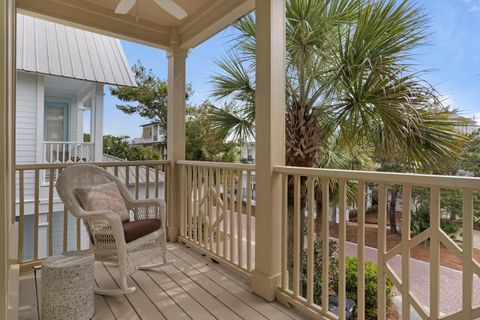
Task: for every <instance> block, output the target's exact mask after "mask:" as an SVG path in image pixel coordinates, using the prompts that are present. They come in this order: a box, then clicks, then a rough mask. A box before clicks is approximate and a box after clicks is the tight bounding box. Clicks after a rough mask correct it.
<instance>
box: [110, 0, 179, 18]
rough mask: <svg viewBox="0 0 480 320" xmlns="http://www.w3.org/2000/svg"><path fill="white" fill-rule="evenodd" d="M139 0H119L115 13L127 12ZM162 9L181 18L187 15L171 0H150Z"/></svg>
mask: <svg viewBox="0 0 480 320" xmlns="http://www.w3.org/2000/svg"><path fill="white" fill-rule="evenodd" d="M137 1H140V0H120V2H119V3H118V5H117V7H116V8H115V13H117V14H127V13H128V12H129V11H130V10H131V9H132V8H133V6H134V5H135V3H137ZM152 1H153V2H155V3H156V4H157V5H158V6H159V7H161V8H162V9H163V10H165V11H167V12H168V13H169V14H171V15H172V16H174V17H175V18H177V19H178V20H181V19H183V18H185V17H186V16H187V12H186V11H185V10H184V9H183V8H182V7H180V6H179V5H178V4H176V3H175V1H173V0H152Z"/></svg>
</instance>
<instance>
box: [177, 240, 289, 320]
mask: <svg viewBox="0 0 480 320" xmlns="http://www.w3.org/2000/svg"><path fill="white" fill-rule="evenodd" d="M169 250H170V251H171V252H174V253H175V255H177V256H179V257H181V258H182V259H183V260H184V261H187V262H188V263H190V264H191V265H192V266H198V265H199V264H201V261H200V260H199V258H198V257H195V256H194V255H195V253H193V252H191V250H188V251H187V250H185V249H183V248H181V247H177V248H171V247H170V248H169ZM220 270H222V271H221V272H220ZM202 273H203V274H204V275H206V276H207V277H209V278H210V279H211V280H212V281H214V282H215V283H217V284H218V285H220V286H221V287H222V288H224V289H225V290H227V291H228V292H230V293H232V294H233V295H234V296H236V297H237V298H239V299H240V300H241V301H243V302H244V303H246V304H247V305H249V306H250V307H251V308H252V309H254V310H255V311H257V312H258V313H260V314H262V315H263V316H265V317H266V318H268V319H292V318H291V317H290V316H288V315H286V314H285V313H283V312H282V311H280V310H279V309H277V308H275V307H273V305H272V303H268V302H266V301H265V300H263V299H262V298H260V297H259V296H256V295H254V294H252V293H251V292H249V289H247V288H248V286H247V285H246V284H245V287H243V286H241V285H240V284H239V283H240V282H241V280H238V277H237V276H235V275H233V274H231V273H229V272H228V271H226V270H224V269H222V268H221V267H216V266H212V265H206V264H205V263H203V268H202ZM233 279H236V281H235V282H234V281H233Z"/></svg>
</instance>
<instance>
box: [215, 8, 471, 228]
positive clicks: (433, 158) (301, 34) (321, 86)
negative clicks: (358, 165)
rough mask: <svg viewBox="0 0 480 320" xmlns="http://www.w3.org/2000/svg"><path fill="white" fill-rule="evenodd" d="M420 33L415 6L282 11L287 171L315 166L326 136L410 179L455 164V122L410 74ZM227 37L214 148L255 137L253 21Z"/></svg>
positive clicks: (423, 24)
mask: <svg viewBox="0 0 480 320" xmlns="http://www.w3.org/2000/svg"><path fill="white" fill-rule="evenodd" d="M427 26H428V24H427V17H426V16H425V15H424V14H423V13H422V11H421V8H420V7H419V6H418V5H417V4H416V2H415V1H409V0H376V1H372V0H290V1H288V2H287V8H286V78H287V81H286V91H287V92H286V94H287V95H286V96H287V101H286V154H287V157H286V163H287V165H291V166H303V167H313V166H315V164H316V162H317V159H318V158H319V156H322V154H324V153H325V152H327V151H328V150H329V147H328V143H329V141H331V139H330V137H331V136H333V135H335V136H336V142H337V143H338V144H342V145H344V146H352V145H364V146H368V147H371V148H373V150H374V155H375V157H374V158H375V159H376V160H377V161H380V163H389V162H391V161H394V162H399V163H401V164H402V166H403V168H404V170H408V171H422V172H435V171H437V170H439V169H440V168H441V167H444V166H446V165H448V163H449V162H450V161H453V160H454V159H455V158H456V157H457V155H458V154H459V151H460V150H461V147H462V144H463V142H464V137H463V136H462V135H461V134H459V133H457V132H456V131H455V126H457V125H459V124H461V123H463V119H461V118H459V117H456V116H455V113H454V112H452V111H449V109H448V107H445V106H443V104H442V101H441V99H440V98H439V94H438V93H437V92H436V91H435V90H434V88H433V87H432V86H431V85H429V84H428V83H427V82H426V81H424V80H423V79H422V76H423V75H424V72H423V71H417V70H416V68H415V66H414V65H413V64H412V60H413V53H412V52H413V49H415V48H417V47H419V46H421V45H423V44H424V43H425V40H426V28H427ZM234 28H235V29H236V32H235V38H234V39H233V41H234V42H235V46H233V49H232V50H231V51H230V52H228V54H227V55H226V56H225V57H224V58H223V59H221V60H220V61H219V62H218V66H219V67H220V69H221V71H220V72H219V73H218V74H215V75H214V76H213V77H212V83H213V87H214V89H213V91H212V95H213V97H215V98H216V99H218V100H226V101H227V102H228V107H227V108H216V109H214V111H213V113H212V114H211V126H212V127H211V129H212V133H213V134H214V135H215V137H216V138H217V139H225V138H227V137H234V138H235V139H237V140H238V141H240V142H242V141H246V140H248V139H251V138H252V137H254V135H255V123H254V120H255V81H254V76H255V18H254V16H253V15H248V16H245V17H243V18H242V19H240V20H239V21H238V22H237V23H236V24H235V26H234ZM392 155H395V157H394V158H393V157H392ZM302 189H304V188H302ZM302 203H304V201H302ZM392 231H393V232H396V228H392Z"/></svg>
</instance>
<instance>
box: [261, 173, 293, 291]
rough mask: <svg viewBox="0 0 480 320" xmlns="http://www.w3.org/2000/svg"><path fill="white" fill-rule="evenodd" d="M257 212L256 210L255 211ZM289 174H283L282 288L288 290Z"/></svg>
mask: <svg viewBox="0 0 480 320" xmlns="http://www.w3.org/2000/svg"><path fill="white" fill-rule="evenodd" d="M255 214H256V212H255ZM287 260H288V175H287V174H284V175H283V176H282V289H283V290H288V289H289V284H288V263H287V262H288V261H287Z"/></svg>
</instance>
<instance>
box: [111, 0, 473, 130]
mask: <svg viewBox="0 0 480 320" xmlns="http://www.w3.org/2000/svg"><path fill="white" fill-rule="evenodd" d="M418 3H420V4H421V5H422V6H423V8H424V12H425V13H426V14H427V15H428V16H429V18H430V26H431V28H430V32H431V35H430V36H429V38H428V42H429V44H428V46H425V47H423V48H421V49H419V50H417V52H416V54H417V57H416V61H415V63H416V64H417V65H418V68H419V69H428V70H432V71H431V72H430V73H429V74H428V75H426V76H425V78H426V80H428V81H429V82H430V83H432V84H434V85H435V87H436V88H437V89H438V90H439V92H440V93H441V94H442V95H443V96H444V98H445V99H446V100H447V101H448V103H450V104H451V105H452V106H453V107H455V108H457V109H460V110H464V111H465V113H464V115H473V114H478V116H477V117H478V118H480V98H479V95H478V94H479V93H480V0H419V1H418ZM231 35H232V31H231V30H229V29H227V30H225V31H223V32H221V33H219V34H218V35H216V36H215V37H213V38H211V39H209V40H208V41H207V42H205V43H203V44H201V45H200V46H198V47H196V48H194V49H192V51H191V52H190V54H189V56H188V60H187V81H188V82H189V83H190V84H191V85H192V87H193V90H194V92H195V93H194V96H193V97H192V102H193V103H201V102H202V101H204V100H205V99H207V98H208V93H209V90H210V86H209V79H210V76H211V75H212V74H214V73H215V72H216V71H217V70H218V69H217V67H216V65H215V60H216V59H219V58H221V57H222V55H223V54H224V53H225V52H226V51H227V50H228V48H229V44H228V41H229V39H231ZM122 45H123V48H124V50H125V53H126V56H127V59H128V61H129V63H130V64H131V65H133V64H134V63H136V62H137V61H138V60H140V61H142V63H143V64H144V65H145V66H147V67H150V68H152V70H153V72H154V73H155V74H157V75H158V76H159V77H160V78H162V79H166V77H167V59H166V55H165V52H164V51H162V50H158V49H154V48H150V47H146V46H142V45H138V44H134V43H131V42H126V41H122ZM117 103H118V100H117V99H116V98H115V97H112V96H111V95H110V93H109V90H108V89H106V90H105V124H104V132H105V133H106V134H114V135H128V136H130V137H137V136H140V134H141V132H140V128H139V125H140V124H142V123H145V122H146V120H145V119H142V118H141V117H139V116H136V115H125V114H123V113H122V112H121V111H119V110H117V109H116V108H115V105H116V104H117Z"/></svg>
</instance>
